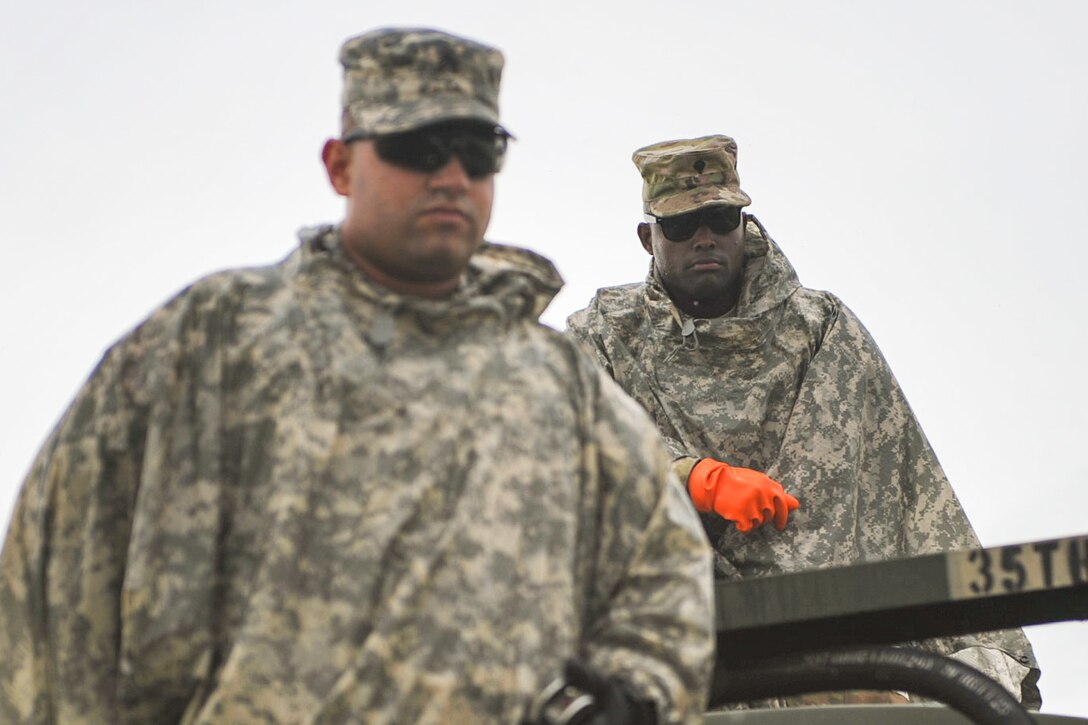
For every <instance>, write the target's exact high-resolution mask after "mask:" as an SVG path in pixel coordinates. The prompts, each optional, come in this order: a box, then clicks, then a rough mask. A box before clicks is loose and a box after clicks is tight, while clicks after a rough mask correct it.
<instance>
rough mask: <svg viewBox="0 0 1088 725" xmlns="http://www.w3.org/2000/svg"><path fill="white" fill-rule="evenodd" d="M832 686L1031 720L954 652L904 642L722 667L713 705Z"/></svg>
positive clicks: (986, 724) (992, 719)
mask: <svg viewBox="0 0 1088 725" xmlns="http://www.w3.org/2000/svg"><path fill="white" fill-rule="evenodd" d="M831 690H903V691H905V692H909V693H911V694H912V695H921V696H922V697H927V698H930V699H932V700H937V701H938V702H942V703H944V704H945V705H947V706H948V707H950V708H952V709H953V710H956V711H958V712H960V713H961V714H962V715H964V716H965V717H967V718H968V719H969V720H970V721H971V722H973V723H978V725H1033V721H1032V719H1031V716H1029V715H1028V714H1027V712H1026V711H1025V710H1024V708H1022V707H1021V706H1020V703H1019V702H1017V701H1016V698H1014V697H1013V696H1012V695H1010V694H1009V693H1008V691H1006V690H1005V688H1004V687H1002V686H1001V685H999V684H998V683H996V682H994V681H993V680H991V679H990V678H989V677H987V676H986V675H984V674H982V673H981V672H979V671H978V670H976V669H975V668H973V667H969V666H968V665H965V664H963V663H962V662H958V661H957V660H954V659H952V658H950V657H944V656H942V655H938V654H934V653H932V652H925V651H922V650H917V649H907V648H902V647H863V648H858V649H847V650H835V651H831V652H817V653H806V654H801V655H791V656H787V657H776V658H773V659H769V660H766V661H762V662H759V663H758V664H752V665H750V666H745V667H744V668H743V669H736V670H731V669H724V668H722V667H720V666H719V667H718V668H716V669H715V672H714V682H713V684H712V686H711V692H710V706H711V707H718V706H721V705H724V704H726V703H731V702H746V701H749V700H761V699H764V698H768V697H784V696H788V695H801V694H805V693H810V692H827V691H831Z"/></svg>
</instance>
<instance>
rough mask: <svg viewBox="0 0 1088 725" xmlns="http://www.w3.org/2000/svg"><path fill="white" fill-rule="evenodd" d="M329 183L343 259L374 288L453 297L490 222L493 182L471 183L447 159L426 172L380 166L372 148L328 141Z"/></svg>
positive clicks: (458, 165) (369, 143) (484, 178)
mask: <svg viewBox="0 0 1088 725" xmlns="http://www.w3.org/2000/svg"><path fill="white" fill-rule="evenodd" d="M322 158H323V159H324V161H325V166H326V169H327V170H328V174H329V180H330V182H331V183H332V185H333V188H334V189H336V191H337V192H338V193H340V194H341V195H343V196H345V197H347V202H348V203H347V211H346V213H345V217H344V221H343V224H342V226H341V236H342V240H343V244H344V248H345V251H347V253H348V254H349V255H350V256H351V258H352V259H353V260H354V261H355V262H356V264H358V265H359V266H360V267H362V268H363V270H364V271H365V272H367V273H368V274H370V275H371V276H372V277H373V278H374V279H375V280H376V281H378V282H380V283H382V284H383V285H385V286H387V287H390V288H391V289H393V290H395V291H399V292H406V293H410V294H417V295H420V296H430V297H437V296H442V295H445V294H449V293H450V292H452V291H453V290H454V289H456V287H457V284H458V280H459V278H460V275H461V272H462V271H463V270H464V268H465V266H466V265H467V263H468V260H469V257H471V256H472V254H473V252H475V251H476V249H477V248H478V247H479V246H480V243H481V242H482V241H483V236H484V231H485V230H486V229H487V224H488V222H489V221H490V219H491V203H492V199H493V196H494V189H495V186H494V178H495V177H494V174H487V175H484V176H481V177H478V178H470V177H469V176H468V174H466V173H465V170H464V168H463V167H462V164H461V161H460V160H459V159H458V158H457V156H452V157H451V158H450V160H449V162H448V163H447V164H445V165H444V166H442V167H441V168H439V169H437V170H436V171H431V172H422V171H413V170H411V169H407V168H404V167H401V166H396V165H393V164H391V163H388V162H386V161H383V160H382V159H381V158H380V157H379V156H378V155H377V153H376V152H375V149H374V142H373V141H368V140H365V141H355V142H353V143H351V144H344V143H342V142H340V141H338V140H335V139H334V140H330V141H329V142H327V143H326V144H325V149H324V150H323V152H322Z"/></svg>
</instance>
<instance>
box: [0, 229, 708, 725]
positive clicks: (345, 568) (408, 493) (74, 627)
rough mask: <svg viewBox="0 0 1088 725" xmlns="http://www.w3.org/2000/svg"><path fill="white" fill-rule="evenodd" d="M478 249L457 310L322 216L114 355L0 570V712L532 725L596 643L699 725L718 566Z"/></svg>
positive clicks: (520, 256) (510, 261) (14, 718)
mask: <svg viewBox="0 0 1088 725" xmlns="http://www.w3.org/2000/svg"><path fill="white" fill-rule="evenodd" d="M560 284H561V281H560V280H559V278H558V275H557V274H556V272H555V270H554V268H553V267H552V266H551V265H550V263H548V262H547V261H546V260H543V259H542V258H540V257H537V256H536V255H534V254H532V253H531V252H527V251H524V250H518V249H515V248H512V247H504V246H499V245H485V247H484V248H483V250H482V251H481V252H480V253H478V254H477V255H476V256H475V257H474V258H473V260H472V262H471V264H470V268H469V270H468V271H467V272H466V275H465V278H464V280H463V284H462V288H461V290H460V291H458V292H457V293H456V294H455V295H453V297H451V298H450V299H447V300H440V301H435V300H423V299H416V298H406V297H400V296H397V295H394V294H392V293H390V292H388V291H385V290H382V289H379V288H377V287H375V286H374V285H372V284H371V283H369V282H367V281H366V280H365V279H364V278H363V276H362V275H361V274H360V273H359V272H358V271H357V270H356V269H355V268H354V266H353V265H352V264H351V263H350V262H349V261H348V260H347V258H346V256H345V255H344V254H343V253H342V252H341V251H340V247H339V242H338V232H337V230H336V229H335V228H333V227H325V228H319V229H315V230H310V231H308V232H304V234H303V243H302V247H301V249H300V250H299V251H297V252H296V253H294V254H292V255H291V256H290V257H288V258H287V259H286V260H285V261H284V262H283V263H281V264H279V265H275V266H271V267H267V268H259V269H252V270H243V271H235V272H228V273H221V274H217V275H213V276H211V277H209V278H206V279H204V280H203V281H200V282H198V283H197V284H195V285H194V286H192V287H191V288H189V289H188V290H186V291H184V292H183V293H181V294H180V295H179V296H178V297H176V298H175V299H174V300H173V301H171V302H169V303H168V304H167V305H165V306H164V307H163V308H162V309H160V310H159V311H158V312H156V313H155V314H153V315H152V316H151V317H150V318H149V319H148V320H147V321H145V322H144V323H143V324H142V325H141V326H139V327H138V328H137V329H136V330H134V331H133V332H132V333H130V334H129V335H127V336H126V337H125V338H123V339H122V340H121V341H120V342H119V343H118V344H116V345H115V346H114V347H113V348H112V349H111V350H110V351H109V352H108V353H107V354H106V355H105V357H104V359H103V360H102V362H101V363H100V365H99V367H98V368H97V370H96V371H95V372H94V373H93V375H92V377H91V379H90V380H89V381H88V382H87V383H86V385H85V386H84V388H83V389H82V391H81V392H80V394H79V395H78V397H77V399H76V400H75V402H74V403H73V404H72V406H71V408H70V409H69V410H68V412H67V413H66V415H65V416H64V418H63V419H62V421H61V422H60V424H59V425H58V427H57V429H56V430H55V431H54V432H53V434H52V435H51V437H50V439H49V441H48V442H47V443H46V445H45V447H44V448H43V450H42V451H41V453H40V455H39V457H38V458H37V460H36V461H35V463H34V464H33V467H32V470H31V472H30V474H29V477H28V478H27V480H26V482H25V483H24V485H23V489H22V492H21V494H20V498H19V501H18V504H17V509H16V511H15V513H14V517H13V520H12V523H11V527H10V529H9V533H8V537H7V540H6V542H5V545H4V549H3V554H2V559H0V651H2V652H3V653H4V656H3V657H0V721H3V722H21V723H46V722H60V723H66V724H69V723H212V722H215V723H271V722H280V723H314V724H317V723H349V722H350V723H361V722H366V723H379V722H380V723H455V722H459V723H466V722H472V723H475V722H503V723H514V722H517V721H518V719H519V718H520V717H521V716H522V715H523V713H524V709H525V707H526V706H527V704H528V702H529V701H530V699H531V698H532V697H533V696H535V695H536V694H537V693H539V692H540V690H541V689H543V688H544V686H545V685H546V684H548V682H549V681H551V680H552V679H553V678H554V677H556V676H557V675H558V674H559V672H560V671H561V666H562V663H563V661H564V659H565V658H567V657H570V656H576V655H577V656H581V657H583V658H584V659H585V660H586V661H588V662H589V663H591V664H592V665H594V666H596V667H597V668H599V669H600V670H602V671H604V672H606V673H610V674H612V675H617V676H621V677H623V678H625V679H626V680H627V681H629V682H630V683H631V685H632V687H633V689H635V690H637V691H638V692H639V693H640V694H641V695H643V696H645V697H647V698H652V699H653V700H654V701H655V702H656V703H657V705H658V708H659V710H660V713H661V715H662V721H663V722H669V723H681V722H682V723H696V722H699V721H700V712H701V709H702V707H703V705H704V700H703V698H704V696H705V695H704V693H705V691H706V687H707V683H708V677H709V666H710V661H711V658H712V654H713V653H712V649H713V640H712V637H711V632H712V626H713V625H712V612H711V596H712V595H711V591H710V581H711V556H710V550H709V547H708V546H707V543H706V538H705V535H704V533H703V531H702V529H701V527H700V525H699V521H698V518H697V516H696V514H695V512H694V509H692V507H691V506H690V504H689V502H688V501H687V499H686V496H685V495H684V493H683V490H682V489H681V488H680V486H679V485H678V483H677V482H676V480H675V478H674V477H673V476H672V474H671V471H670V457H669V455H668V454H667V452H666V450H665V449H664V447H663V446H662V445H661V444H660V442H659V439H658V436H657V433H656V431H655V429H654V427H653V425H652V424H651V422H650V421H649V420H648V419H647V417H646V415H645V414H644V412H643V411H642V410H641V409H639V408H638V406H637V405H636V404H635V403H633V402H632V401H631V400H630V399H629V398H627V397H626V396H625V395H623V393H622V392H621V391H620V390H619V388H618V387H617V386H616V385H615V383H613V382H612V381H611V380H609V379H608V378H606V377H605V376H603V375H602V374H601V373H600V372H599V371H598V370H597V369H596V367H595V366H594V365H593V364H592V363H591V362H590V361H589V360H588V359H587V358H586V357H585V356H584V355H582V354H581V352H580V351H579V350H578V349H577V346H576V345H575V344H574V343H572V342H571V341H569V340H568V339H566V338H565V337H563V336H562V335H561V334H559V333H558V332H555V331H554V330H551V329H549V328H546V327H544V326H542V325H540V324H539V323H538V321H537V316H538V315H539V314H540V312H541V311H542V310H543V308H544V306H545V305H546V304H547V302H548V300H549V299H550V298H551V297H552V296H553V295H554V294H555V292H556V291H557V290H558V288H559V286H560Z"/></svg>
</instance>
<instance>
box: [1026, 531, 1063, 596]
mask: <svg viewBox="0 0 1088 725" xmlns="http://www.w3.org/2000/svg"><path fill="white" fill-rule="evenodd" d="M1031 548H1032V549H1034V550H1035V551H1036V552H1038V554H1039V559H1040V561H1042V564H1043V586H1044V587H1045V588H1047V589H1049V588H1050V587H1052V586H1054V560H1053V559H1052V558H1051V557H1052V556H1053V554H1054V552H1055V551H1057V550H1058V542H1057V541H1040V542H1039V543H1038V544H1035V545H1034V546H1032V547H1031Z"/></svg>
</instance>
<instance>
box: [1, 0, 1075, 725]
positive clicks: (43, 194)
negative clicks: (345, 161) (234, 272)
mask: <svg viewBox="0 0 1088 725" xmlns="http://www.w3.org/2000/svg"><path fill="white" fill-rule="evenodd" d="M1086 20H1088V4H1086V3H1083V2H1079V1H1070V2H1034V3H1028V2H1024V1H1023V0H1017V1H1016V2H1006V1H994V0H987V1H985V2H984V1H983V0H942V1H940V2H935V1H932V0H927V1H922V2H919V1H918V0H910V1H909V2H907V1H903V2H884V3H877V2H861V1H856V2H826V1H824V2H821V1H819V0H817V1H809V2H802V1H797V2H785V1H780V2H760V3H757V2H737V1H734V0H716V1H712V0H698V1H689V2H669V3H650V2H631V1H620V0H613V1H611V2H600V3H591V2H589V0H580V1H575V2H567V1H561V2H546V3H534V4H529V3H525V4H521V3H516V2H512V1H504V2H494V3H490V2H461V3H452V2H411V1H410V0H398V1H397V2H389V3H383V4H379V3H373V2H351V3H349V2H327V1H324V0H308V1H307V2H286V1H284V0H279V1H276V0H261V1H260V2H258V1H256V0H252V1H248V2H229V1H223V0H219V1H216V2H211V1H206V0H187V1H185V2H181V1H180V0H177V1H175V2H165V1H163V2H146V1H145V0H139V1H136V0H131V1H124V0H112V1H108V2H100V3H85V2H75V1H74V0H73V1H62V0H35V1H34V2H19V3H15V2H12V3H6V4H4V5H3V8H2V9H0V68H2V69H3V71H2V72H0V104H2V105H0V109H2V110H0V240H2V243H3V245H4V246H3V251H4V258H5V259H7V260H8V262H7V265H6V268H7V270H8V271H7V272H6V273H3V283H2V284H0V340H2V341H3V355H2V357H0V366H2V367H0V520H2V521H7V518H8V515H9V510H10V504H11V501H12V500H13V499H14V496H15V495H16V492H17V489H18V485H19V482H20V480H21V479H22V477H23V475H24V474H25V471H26V469H27V467H28V466H29V464H30V461H31V459H32V457H33V455H34V451H35V450H36V448H37V447H38V446H39V445H40V443H41V441H42V440H43V438H44V437H45V435H46V434H47V432H48V430H49V429H50V428H51V426H52V425H53V424H54V422H55V421H56V420H57V418H58V416H59V415H60V414H61V412H62V411H63V409H64V407H65V406H66V404H67V401H68V400H70V398H71V397H72V395H73V394H74V393H75V391H76V389H77V387H78V386H79V385H80V383H81V382H82V381H83V379H84V378H85V377H86V376H87V374H88V373H89V372H90V370H91V368H92V366H93V365H94V364H95V363H96V361H97V360H98V358H99V357H100V355H101V353H102V352H103V351H104V349H105V348H106V347H107V346H108V345H109V344H110V343H111V342H112V341H113V340H115V339H116V338H117V337H119V336H120V335H121V334H122V333H124V332H125V331H126V330H127V329H129V328H130V327H131V326H133V325H134V324H135V323H136V322H138V321H139V320H140V319H142V318H143V317H144V316H145V315H146V314H147V313H148V312H149V311H150V310H151V309H152V308H154V307H155V306H156V305H158V304H159V303H160V302H162V301H163V300H164V299H165V298H166V297H168V296H169V295H171V294H173V293H174V292H176V291H177V290H179V289H180V288H181V287H183V286H184V285H185V284H187V283H188V282H190V281H192V280H193V279H195V278H196V277H198V276H201V275H203V274H205V273H207V272H210V271H213V270H217V269H220V268H224V267H230V266H237V265H244V264H253V263H261V262H272V261H275V260H278V259H280V258H281V257H283V256H284V255H286V254H287V253H288V252H289V251H290V250H291V248H292V247H293V246H294V245H295V240H294V236H293V235H294V230H295V229H296V228H297V227H299V226H301V225H304V224H310V223H316V222H322V221H332V220H336V219H338V218H339V215H340V213H341V210H342V206H341V202H340V200H339V198H338V197H336V196H334V195H333V194H332V192H331V191H329V189H328V187H327V184H326V181H325V179H324V176H323V171H322V168H321V166H320V164H319V160H318V152H319V149H320V147H321V143H322V141H323V140H324V139H325V138H326V137H328V136H330V135H333V134H335V133H336V132H337V120H338V113H339V106H338V93H339V85H340V75H339V66H338V64H337V61H336V55H337V49H338V47H339V44H340V42H341V41H342V40H343V39H344V38H345V37H347V36H348V35H352V34H355V33H357V32H362V31H364V30H368V29H371V28H373V27H376V26H382V25H390V24H421V25H428V26H436V27H440V28H443V29H446V30H450V31H454V32H459V33H461V34H465V35H469V36H471V37H475V38H477V39H480V40H484V41H486V42H489V43H491V44H493V45H496V46H498V47H500V48H501V49H502V50H503V51H505V53H506V57H507V66H506V72H505V75H504V90H503V93H502V111H503V117H504V120H505V122H506V124H507V126H508V127H509V128H510V129H511V130H512V131H513V132H514V133H515V134H516V135H517V136H518V141H517V142H516V143H515V144H513V147H512V149H511V152H510V155H509V160H508V164H507V168H506V169H505V170H504V171H503V173H502V174H501V175H500V177H499V179H498V182H497V183H498V190H497V206H496V212H495V215H494V217H493V222H492V225H491V229H490V233H489V235H488V236H489V238H491V239H493V240H496V241H506V242H516V243H519V244H523V245H526V246H529V247H531V248H533V249H536V250H538V251H541V252H543V253H545V254H547V255H548V256H550V257H551V258H553V259H554V260H555V262H556V264H557V265H558V267H559V269H560V271H561V272H562V274H563V275H564V276H565V278H566V279H567V281H568V285H567V288H566V289H565V291H564V292H563V293H562V294H560V296H559V297H558V298H557V299H556V301H555V302H554V303H553V305H552V306H551V308H550V309H549V310H548V312H547V313H546V314H545V320H546V321H547V322H549V323H550V324H552V325H555V326H558V327H561V326H562V324H563V320H564V318H565V317H566V315H567V314H568V313H570V312H572V311H573V310H575V309H577V308H578V307H581V306H583V305H584V304H585V303H586V302H587V301H588V300H589V298H590V296H591V295H592V293H593V291H594V290H595V289H596V288H597V287H598V286H603V285H608V284H617V283H622V282H628V281H635V280H639V279H641V278H642V277H643V276H644V274H645V271H646V265H647V260H648V258H647V257H646V256H645V254H644V253H643V252H642V250H641V248H640V247H639V245H638V242H637V240H636V238H635V235H634V226H635V224H636V223H637V222H638V221H639V212H640V205H639V190H640V179H639V177H638V174H637V172H636V171H635V168H634V166H633V165H632V164H631V162H630V154H631V152H632V151H633V150H634V149H635V148H636V147H638V146H641V145H644V144H647V143H651V142H654V141H659V140H664V139H666V138H675V137H683V136H696V135H703V134H708V133H727V134H730V135H733V136H734V137H735V138H737V139H738V141H739V144H740V171H741V178H742V181H743V186H744V188H745V189H746V190H747V191H748V192H749V193H750V194H751V196H752V197H753V198H754V200H755V203H754V205H753V206H752V211H754V212H755V213H756V214H758V215H759V217H760V219H761V220H762V221H763V222H764V224H765V225H766V226H767V228H768V229H769V231H770V232H771V234H772V235H773V236H774V237H775V238H776V239H777V240H778V242H779V243H780V244H781V246H782V248H783V249H784V251H785V252H786V254H787V255H788V256H789V257H790V259H791V260H792V262H793V263H794V265H795V266H796V268H797V270H798V272H799V274H800V276H801V280H802V282H804V283H805V284H807V285H808V286H810V287H817V288H823V289H830V290H832V291H834V292H835V293H837V294H838V295H839V296H841V297H842V298H843V299H844V300H845V301H846V302H847V304H849V305H850V306H851V307H852V308H853V309H854V310H855V311H856V312H857V313H858V314H859V315H860V317H861V318H862V320H864V321H865V323H866V324H867V325H868V327H869V329H870V330H871V332H872V333H873V335H874V336H875V337H876V339H877V341H878V343H879V344H880V346H881V348H882V349H883V351H884V353H885V355H886V356H887V357H888V359H889V360H890V362H891V365H892V368H893V369H894V370H895V372H896V375H897V376H898V378H899V380H900V382H901V383H902V385H903V387H904V388H905V389H906V392H907V395H908V397H909V399H910V401H911V403H912V405H913V407H914V409H915V411H916V412H917V414H918V416H919V418H920V420H921V421H922V424H923V426H924V427H925V430H926V432H927V434H928V436H929V438H930V440H931V442H932V443H933V445H934V447H935V448H936V450H937V453H938V455H939V456H940V459H941V461H942V463H943V464H944V466H945V468H946V470H947V472H948V474H949V476H950V478H951V480H952V482H953V485H954V486H955V488H956V490H957V491H958V493H959V495H960V497H961V499H962V502H963V504H964V507H965V508H966V510H967V511H968V513H969V515H970V517H971V520H972V521H973V523H974V525H975V527H976V529H977V530H978V533H979V535H980V537H981V538H982V541H983V543H984V544H986V545H997V544H1004V543H1014V542H1021V541H1031V540H1036V539H1044V538H1050V537H1059V536H1068V535H1076V534H1084V533H1088V521H1086V519H1085V514H1084V510H1085V507H1086V504H1088V487H1086V484H1088V444H1086V442H1085V439H1086V437H1088V393H1086V392H1085V387H1084V359H1085V355H1086V353H1088V341H1086V329H1085V327H1086V324H1088V309H1086V308H1088V292H1086V291H1085V285H1084V284H1083V282H1082V279H1081V276H1082V274H1083V272H1084V269H1085V264H1086V262H1088V253H1086V251H1085V241H1086V240H1085V236H1086V231H1088V211H1086V210H1088V204H1086V203H1085V196H1086V192H1088V183H1086V181H1085V173H1086V170H1088V142H1086V141H1085V129H1088V93H1086V92H1085V82H1084V76H1085V73H1086V72H1088V50H1086V49H1085V48H1086V43H1085V41H1084V38H1083V35H1084V31H1085V28H1086V27H1088V26H1086ZM0 526H3V524H0ZM1029 636H1030V637H1031V639H1032V641H1033V642H1034V644H1035V648H1036V653H1037V654H1038V656H1039V659H1040V661H1041V662H1042V665H1043V670H1044V674H1043V680H1042V682H1041V686H1042V690H1043V696H1044V700H1045V704H1044V711H1045V712H1059V713H1069V714H1079V715H1082V716H1088V694H1086V693H1085V688H1084V686H1083V682H1084V670H1085V668H1084V666H1083V664H1082V656H1083V653H1084V652H1085V651H1088V623H1081V622H1077V623H1069V624H1057V625H1047V626H1042V627H1033V628H1030V629H1029ZM0 656H2V653H0Z"/></svg>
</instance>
